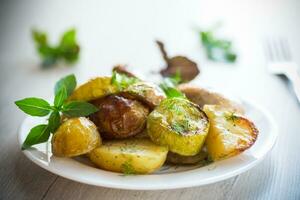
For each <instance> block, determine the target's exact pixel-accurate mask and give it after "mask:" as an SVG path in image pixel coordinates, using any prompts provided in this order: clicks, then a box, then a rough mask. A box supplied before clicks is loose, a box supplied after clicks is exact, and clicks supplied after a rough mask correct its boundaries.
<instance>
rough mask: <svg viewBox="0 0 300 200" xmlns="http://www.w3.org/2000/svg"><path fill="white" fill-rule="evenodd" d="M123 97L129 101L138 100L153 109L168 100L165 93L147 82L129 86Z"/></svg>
mask: <svg viewBox="0 0 300 200" xmlns="http://www.w3.org/2000/svg"><path fill="white" fill-rule="evenodd" d="M121 95H122V96H125V97H126V98H129V99H137V100H139V101H141V102H143V103H145V104H147V105H148V106H149V107H150V108H151V109H153V108H154V107H156V106H158V105H159V103H160V102H161V101H162V100H163V99H165V98H166V95H165V93H164V92H163V91H162V90H161V89H160V88H159V87H158V86H157V85H155V84H152V83H147V82H137V83H134V84H132V85H130V86H128V88H126V89H125V90H124V91H123V92H122V93H121Z"/></svg>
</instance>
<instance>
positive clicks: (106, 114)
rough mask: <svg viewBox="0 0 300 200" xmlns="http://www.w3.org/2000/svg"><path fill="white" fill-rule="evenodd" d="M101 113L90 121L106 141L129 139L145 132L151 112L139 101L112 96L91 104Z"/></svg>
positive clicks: (91, 117) (93, 116)
mask: <svg viewBox="0 0 300 200" xmlns="http://www.w3.org/2000/svg"><path fill="white" fill-rule="evenodd" d="M91 103H92V104H94V105H95V106H96V107H98V108H99V111H98V112H96V113H94V114H92V115H91V116H90V119H91V120H92V121H93V122H94V123H95V124H96V125H97V126H98V128H99V131H100V132H101V135H102V136H103V137H104V138H106V139H114V138H115V139H118V138H127V137H129V136H133V135H136V134H138V133H139V132H141V131H143V130H144V129H145V126H146V120H147V116H148V114H149V110H148V108H147V107H145V106H144V105H143V104H141V103H140V102H139V101H136V100H132V99H126V98H124V97H122V96H118V95H110V96H107V97H104V98H103V99H98V100H95V101H92V102H91Z"/></svg>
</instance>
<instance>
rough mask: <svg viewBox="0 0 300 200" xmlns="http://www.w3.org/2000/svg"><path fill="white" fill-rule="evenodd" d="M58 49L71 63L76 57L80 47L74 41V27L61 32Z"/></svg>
mask: <svg viewBox="0 0 300 200" xmlns="http://www.w3.org/2000/svg"><path fill="white" fill-rule="evenodd" d="M58 49H59V50H60V52H61V56H62V58H64V59H65V61H67V62H70V63H72V62H75V61H76V60H77V59H78V57H79V50H80V48H79V45H78V44H77V41H76V30H75V29H70V30H68V31H67V32H65V33H64V34H63V36H62V38H61V41H60V44H59V46H58Z"/></svg>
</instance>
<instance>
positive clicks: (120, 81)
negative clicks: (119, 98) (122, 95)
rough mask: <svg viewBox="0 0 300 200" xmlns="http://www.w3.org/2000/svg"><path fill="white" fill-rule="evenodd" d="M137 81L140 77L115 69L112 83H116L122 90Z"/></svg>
mask: <svg viewBox="0 0 300 200" xmlns="http://www.w3.org/2000/svg"><path fill="white" fill-rule="evenodd" d="M137 82H139V79H137V78H135V77H129V76H126V75H125V74H120V73H118V72H116V71H113V75H112V78H111V83H112V84H113V85H115V86H116V87H117V88H118V90H120V91H121V90H124V89H125V88H127V87H128V86H130V85H132V84H134V83H137Z"/></svg>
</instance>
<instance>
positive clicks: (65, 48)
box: [32, 29, 80, 67]
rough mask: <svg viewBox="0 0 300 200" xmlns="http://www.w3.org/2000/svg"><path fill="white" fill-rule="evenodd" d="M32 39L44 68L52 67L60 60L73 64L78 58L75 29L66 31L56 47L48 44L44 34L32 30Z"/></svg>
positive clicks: (78, 48) (78, 50)
mask: <svg viewBox="0 0 300 200" xmlns="http://www.w3.org/2000/svg"><path fill="white" fill-rule="evenodd" d="M32 38H33V40H34V42H35V45H36V49H37V52H38V53H39V55H40V57H41V59H42V66H44V67H50V66H53V65H54V64H56V63H57V62H58V61H60V60H63V61H65V62H66V63H68V64H73V63H75V62H76V61H77V60H78V58H79V52H80V47H79V44H78V42H77V40H76V30H75V29H70V30H68V31H66V32H65V33H64V34H63V35H62V37H61V39H60V42H59V44H57V45H50V44H49V42H48V36H47V33H45V32H41V31H37V30H33V31H32Z"/></svg>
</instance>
